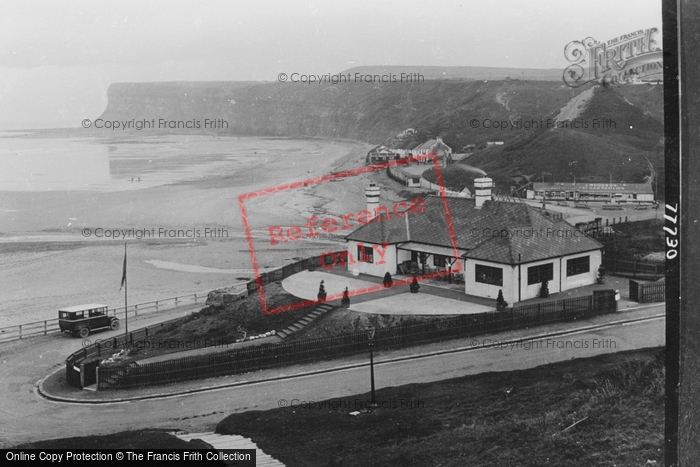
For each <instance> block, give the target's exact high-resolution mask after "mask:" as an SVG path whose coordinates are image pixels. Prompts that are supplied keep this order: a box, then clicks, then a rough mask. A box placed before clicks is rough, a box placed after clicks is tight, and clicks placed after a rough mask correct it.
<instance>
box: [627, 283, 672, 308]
mask: <svg viewBox="0 0 700 467" xmlns="http://www.w3.org/2000/svg"><path fill="white" fill-rule="evenodd" d="M630 300H634V301H635V302H639V303H656V302H663V301H666V282H665V281H661V282H640V281H635V280H632V279H630Z"/></svg>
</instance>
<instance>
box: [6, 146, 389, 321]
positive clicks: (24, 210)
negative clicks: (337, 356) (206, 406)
mask: <svg viewBox="0 0 700 467" xmlns="http://www.w3.org/2000/svg"><path fill="white" fill-rule="evenodd" d="M246 143H247V144H249V145H251V144H253V143H255V145H256V146H255V147H258V148H260V151H261V153H262V151H265V153H264V157H261V161H262V162H261V163H259V164H245V165H243V166H241V165H240V164H238V165H236V161H235V160H233V161H231V162H230V164H231V166H232V167H231V168H228V167H227V166H225V165H222V164H220V163H218V162H217V164H218V165H217V166H216V167H217V170H219V171H220V173H213V174H212V173H208V174H206V175H205V176H203V175H202V174H203V173H204V172H203V171H202V170H196V169H193V168H191V167H190V169H189V170H190V172H191V173H193V174H196V177H193V179H191V180H183V181H180V182H177V183H173V184H169V185H162V184H160V185H157V186H146V187H145V188H141V189H132V188H131V186H129V189H125V190H111V191H88V190H83V191H67V190H64V191H50V192H20V191H5V192H0V284H1V285H0V287H1V289H2V301H1V302H0V327H4V326H9V325H16V324H19V323H24V322H30V321H38V320H44V319H53V318H55V317H56V316H57V313H56V310H57V309H58V308H59V307H63V306H69V305H76V304H81V303H87V302H100V303H105V304H108V305H110V306H122V305H123V304H124V295H123V291H121V292H120V291H119V287H120V281H121V274H122V261H123V256H124V243H125V242H126V243H127V245H128V255H129V256H128V274H129V276H128V284H129V289H128V293H129V303H137V302H145V301H150V300H156V299H162V298H166V297H172V296H175V295H181V294H188V293H192V292H205V291H209V290H213V289H216V288H220V287H225V286H229V285H231V284H233V283H236V282H238V281H239V280H244V279H248V278H252V277H253V275H252V273H251V270H252V264H251V256H250V251H249V248H248V245H247V241H246V239H245V232H244V229H243V226H242V221H241V215H240V210H239V206H238V196H239V195H241V194H243V193H247V192H252V191H255V190H263V189H266V188H270V187H275V186H279V185H282V184H288V183H293V182H298V181H302V180H305V179H309V178H314V177H320V176H322V175H327V174H329V173H331V172H333V171H338V170H347V169H354V168H358V167H362V166H364V157H365V154H366V152H367V151H368V150H369V149H370V146H369V145H366V144H362V143H353V142H334V141H318V140H308V141H298V140H283V139H252V138H251V139H249V140H246ZM112 144H113V142H112ZM193 159H194V160H197V158H193ZM209 162H211V161H209ZM128 163H129V160H128V159H126V160H121V162H120V164H121V165H120V170H121V171H122V172H124V173H127V174H128V173H129V169H128V167H127V168H125V166H124V164H128ZM139 163H142V162H138V161H134V162H133V164H134V167H136V168H137V167H138V164H139ZM370 180H373V181H376V182H377V183H380V185H386V184H387V183H388V184H391V183H393V182H391V181H389V180H388V179H387V178H386V175H385V174H383V173H379V172H378V173H373V174H364V175H361V176H357V177H348V178H346V179H345V180H344V181H342V182H333V183H330V182H325V183H322V184H320V185H314V186H306V187H303V188H298V189H292V190H285V191H280V192H277V193H273V194H270V195H266V196H262V197H259V198H258V199H255V200H249V201H248V202H246V209H247V211H248V221H249V223H250V227H251V229H252V231H253V234H254V237H255V241H254V248H255V251H256V256H257V261H258V265H259V267H260V268H261V269H262V270H264V269H270V268H275V267H279V266H282V265H284V264H285V263H288V262H292V261H295V260H296V259H299V258H302V257H308V256H312V255H316V254H320V253H321V252H323V251H329V250H337V249H338V248H339V247H341V248H342V245H343V243H342V242H338V241H333V240H327V239H324V240H323V241H318V242H310V241H307V240H301V241H297V242H289V243H286V244H281V245H276V246H271V245H270V244H269V238H268V232H267V228H268V227H270V226H274V225H299V224H302V225H303V222H305V221H306V219H308V217H309V216H311V215H312V214H317V215H335V216H338V215H342V214H345V213H348V212H354V211H358V210H359V209H361V208H362V207H363V206H364V205H365V199H364V187H365V186H366V185H367V184H368V183H369V181H370ZM144 186H145V185H144ZM394 188H400V187H399V186H398V185H397V186H395V187H394ZM383 195H384V196H386V197H387V199H388V200H391V199H398V198H397V196H396V194H395V193H393V192H391V191H386V190H385V191H384V193H383ZM83 229H90V232H91V235H90V236H88V237H85V236H83ZM99 229H102V230H99ZM110 229H116V230H121V231H125V230H128V229H135V230H134V233H132V234H131V235H132V237H133V236H134V235H137V234H136V230H140V231H141V232H142V233H143V232H145V231H151V229H154V232H155V233H156V235H155V237H156V238H141V239H137V238H128V239H126V240H124V239H123V238H118V239H115V238H112V237H105V235H107V234H106V232H107V231H108V230H110ZM205 229H208V230H206V232H205ZM178 230H179V231H181V232H177V231H178ZM170 231H175V233H173V234H172V235H171V236H168V235H167V233H166V232H170ZM98 232H99V233H100V234H101V235H102V237H100V238H97V237H96V235H97V233H98ZM197 233H198V235H197ZM206 233H209V235H207V234H206Z"/></svg>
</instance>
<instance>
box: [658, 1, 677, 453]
mask: <svg viewBox="0 0 700 467" xmlns="http://www.w3.org/2000/svg"><path fill="white" fill-rule="evenodd" d="M662 18H663V49H664V52H663V57H664V142H665V152H664V156H665V164H664V169H665V182H666V192H665V205H664V207H663V208H664V214H665V217H664V218H665V227H667V228H669V229H672V230H673V229H677V228H678V227H679V225H678V223H676V222H673V221H672V220H671V218H670V217H669V215H670V216H676V217H677V218H678V222H680V216H678V214H673V212H671V211H670V210H669V206H670V207H671V208H672V209H673V208H675V209H677V211H679V212H680V196H679V195H680V169H681V167H680V157H679V155H680V146H679V128H680V126H679V102H678V100H679V95H678V81H679V57H678V50H679V49H678V8H677V3H676V1H673V0H664V1H663V3H662ZM676 206H678V207H677V208H676ZM666 249H667V259H666V391H665V404H666V425H665V427H664V460H665V464H666V465H667V466H676V465H677V463H678V381H679V355H680V339H679V337H680V336H679V331H680V302H679V299H680V281H679V279H680V274H679V272H680V271H679V262H680V257H681V256H682V255H678V256H676V257H675V258H672V259H669V257H668V252H669V251H670V249H669V247H668V246H667V247H666Z"/></svg>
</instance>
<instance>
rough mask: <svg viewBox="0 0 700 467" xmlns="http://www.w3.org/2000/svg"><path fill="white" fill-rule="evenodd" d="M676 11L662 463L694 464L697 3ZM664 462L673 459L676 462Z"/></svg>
mask: <svg viewBox="0 0 700 467" xmlns="http://www.w3.org/2000/svg"><path fill="white" fill-rule="evenodd" d="M669 3H671V2H669ZM674 3H676V2H674ZM676 12H677V13H676V14H677V15H678V16H677V23H676V27H677V28H678V29H677V31H678V35H677V36H676V37H678V44H677V47H676V48H675V49H674V50H679V64H678V67H679V69H678V70H677V71H679V72H680V73H678V76H680V99H679V100H677V102H679V106H680V109H679V110H680V112H677V114H676V115H679V118H680V125H679V127H678V130H679V144H680V155H681V158H680V174H681V177H680V192H679V194H680V199H681V202H682V206H681V208H682V209H681V218H680V219H681V226H680V227H681V245H680V253H681V254H680V271H679V273H680V290H679V291H682V296H681V297H680V299H679V300H675V297H676V290H673V291H672V293H667V295H666V296H667V297H674V303H672V304H671V305H672V306H670V307H669V306H667V313H668V310H674V307H675V306H676V305H680V309H681V310H683V312H682V313H681V314H680V315H679V316H678V319H677V320H675V321H674V322H673V325H674V328H670V324H671V323H670V321H669V320H668V315H667V321H666V322H667V326H669V328H670V329H668V330H667V333H668V332H670V331H674V332H677V333H678V336H679V338H680V341H679V342H677V341H670V342H669V341H667V352H668V351H670V352H669V353H670V354H671V355H672V354H673V353H674V352H675V351H678V354H677V357H678V360H676V362H677V363H678V364H679V365H680V371H679V372H678V376H679V378H680V379H679V380H676V381H674V380H673V377H675V376H676V375H675V374H672V373H670V372H669V370H668V369H667V373H666V375H667V382H666V388H667V391H668V390H669V388H670V386H672V385H673V384H674V383H675V384H676V387H677V388H678V389H677V392H676V395H677V396H678V398H677V399H676V400H675V405H674V401H673V400H671V398H669V400H667V405H666V425H667V427H666V432H667V442H668V439H669V438H670V436H671V435H672V433H671V432H670V430H671V429H673V428H675V429H676V430H677V431H676V436H677V439H676V440H675V444H669V446H668V447H669V449H670V448H672V447H675V448H676V449H677V451H676V452H677V458H672V457H671V456H668V457H667V465H683V466H686V465H687V466H693V465H698V460H699V459H700V409H699V408H698V407H699V406H700V378H698V376H699V375H700V363H698V362H699V361H700V320H699V319H698V313H697V311H696V307H697V303H698V302H699V301H700V287H698V281H697V280H696V277H697V273H698V271H699V270H700V268H698V266H697V265H698V264H700V254H699V253H700V248H699V247H698V245H695V244H694V243H693V242H694V241H696V240H697V239H700V225H699V224H698V222H699V221H700V207H699V206H698V201H700V161H699V160H698V148H700V118H698V116H699V115H700V86H698V83H699V82H700V79H698V72H699V71H700V51H699V50H698V47H699V46H700V27H699V26H698V23H697V20H698V18H699V17H700V3H699V2H698V1H697V0H678V1H677V10H676ZM664 40H665V36H664ZM664 48H665V44H664ZM664 79H665V78H664ZM666 118H668V115H667V116H666ZM669 285H670V284H669ZM675 326H677V327H675ZM667 339H668V337H667ZM671 343H672V344H673V347H671V345H670V344H671ZM669 461H675V462H676V464H673V463H672V462H669Z"/></svg>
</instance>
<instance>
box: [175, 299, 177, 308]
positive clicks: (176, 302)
mask: <svg viewBox="0 0 700 467" xmlns="http://www.w3.org/2000/svg"><path fill="white" fill-rule="evenodd" d="M175 306H177V297H175Z"/></svg>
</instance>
